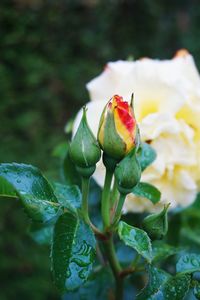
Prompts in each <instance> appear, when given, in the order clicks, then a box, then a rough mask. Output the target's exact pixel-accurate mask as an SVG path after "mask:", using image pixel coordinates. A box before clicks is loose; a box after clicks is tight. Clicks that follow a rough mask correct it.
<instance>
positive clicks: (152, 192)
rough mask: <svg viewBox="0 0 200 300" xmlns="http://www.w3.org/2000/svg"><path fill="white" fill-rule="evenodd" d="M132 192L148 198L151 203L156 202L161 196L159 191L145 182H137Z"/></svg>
mask: <svg viewBox="0 0 200 300" xmlns="http://www.w3.org/2000/svg"><path fill="white" fill-rule="evenodd" d="M132 193H133V194H134V195H136V196H138V197H142V198H147V199H149V200H150V201H151V202H152V203H153V204H156V203H158V202H159V201H160V197H161V193H160V191H159V190H158V189H157V188H156V187H155V186H153V185H152V184H149V183H147V182H139V183H138V184H137V185H136V186H135V187H134V188H133V190H132Z"/></svg>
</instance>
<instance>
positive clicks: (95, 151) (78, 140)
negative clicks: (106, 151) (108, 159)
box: [70, 108, 101, 168]
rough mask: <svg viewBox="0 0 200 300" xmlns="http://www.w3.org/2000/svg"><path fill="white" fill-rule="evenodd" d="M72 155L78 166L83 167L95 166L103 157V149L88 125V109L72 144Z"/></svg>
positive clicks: (84, 112) (84, 111)
mask: <svg viewBox="0 0 200 300" xmlns="http://www.w3.org/2000/svg"><path fill="white" fill-rule="evenodd" d="M70 157H71V159H72V161H73V162H74V163H75V165H76V166H78V167H81V168H88V167H93V166H95V165H96V163H97V162H98V161H99V159H100V157H101V149H100V147H99V144H98V143H97V140H96V138H95V136H94V135H93V133H92V131H91V129H90V128H89V126H88V122H87V118H86V109H85V108H84V109H83V116H82V119H81V122H80V124H79V127H78V129H77V132H76V134H75V136H74V138H73V140H72V142H71V145H70Z"/></svg>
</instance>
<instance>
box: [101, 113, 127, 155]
mask: <svg viewBox="0 0 200 300" xmlns="http://www.w3.org/2000/svg"><path fill="white" fill-rule="evenodd" d="M103 114H104V112H103ZM101 131H103V141H100V138H99V136H100V132H101ZM98 140H99V143H100V145H101V148H102V150H103V151H104V152H105V153H106V154H107V155H108V156H109V157H111V158H114V159H117V160H120V159H122V158H123V157H124V155H125V153H126V144H125V143H124V141H123V140H122V138H121V137H120V136H119V134H118V133H117V130H116V127H115V120H114V115H113V113H111V112H110V111H107V114H106V116H105V120H104V122H103V121H100V128H99V132H98Z"/></svg>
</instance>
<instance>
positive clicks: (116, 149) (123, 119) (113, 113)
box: [98, 95, 137, 160]
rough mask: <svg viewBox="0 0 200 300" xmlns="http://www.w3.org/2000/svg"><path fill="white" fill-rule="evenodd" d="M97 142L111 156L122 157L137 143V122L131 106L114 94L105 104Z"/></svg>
mask: <svg viewBox="0 0 200 300" xmlns="http://www.w3.org/2000/svg"><path fill="white" fill-rule="evenodd" d="M98 141H99V144H100V146H101V148H102V150H103V151H104V153H106V155H108V156H109V157H111V158H114V159H116V160H120V159H122V158H123V157H124V156H125V155H126V154H127V153H129V152H130V151H131V150H132V149H133V148H134V147H136V144H137V124H136V120H135V116H134V112H133V108H132V106H131V105H129V103H128V102H126V101H124V100H123V98H122V97H120V96H118V95H115V96H113V97H112V99H111V100H110V101H109V102H108V104H107V105H106V106H105V108H104V110H103V113H102V116H101V120H100V124H99V131H98Z"/></svg>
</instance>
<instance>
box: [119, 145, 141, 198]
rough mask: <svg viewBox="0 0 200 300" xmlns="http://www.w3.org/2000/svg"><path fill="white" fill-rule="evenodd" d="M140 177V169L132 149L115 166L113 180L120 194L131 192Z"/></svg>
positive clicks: (134, 151) (134, 150)
mask: <svg viewBox="0 0 200 300" xmlns="http://www.w3.org/2000/svg"><path fill="white" fill-rule="evenodd" d="M140 177H141V167H140V164H139V162H138V160H137V157H136V149H133V150H132V151H131V152H129V154H128V155H127V156H125V157H124V158H123V159H122V160H121V161H120V162H119V163H118V164H117V166H116V169H115V178H116V180H117V184H118V190H119V192H120V193H122V194H128V193H131V192H132V189H133V188H134V186H136V185H137V184H138V182H139V181H140Z"/></svg>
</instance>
